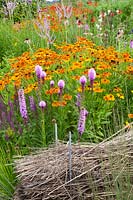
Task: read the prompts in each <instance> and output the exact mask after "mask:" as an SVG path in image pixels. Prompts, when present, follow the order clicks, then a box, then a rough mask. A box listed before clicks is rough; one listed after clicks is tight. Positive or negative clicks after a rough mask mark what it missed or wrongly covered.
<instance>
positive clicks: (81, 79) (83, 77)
mask: <svg viewBox="0 0 133 200" xmlns="http://www.w3.org/2000/svg"><path fill="white" fill-rule="evenodd" d="M79 81H80V83H81V86H82V92H83V91H84V89H85V84H86V82H87V79H86V77H85V76H84V75H83V76H81V77H80V79H79Z"/></svg>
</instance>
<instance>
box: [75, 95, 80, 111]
mask: <svg viewBox="0 0 133 200" xmlns="http://www.w3.org/2000/svg"><path fill="white" fill-rule="evenodd" d="M76 98H77V101H76V103H75V104H76V106H77V107H78V108H80V105H81V95H80V94H78V95H77V96H76Z"/></svg>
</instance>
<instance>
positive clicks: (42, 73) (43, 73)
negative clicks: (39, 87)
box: [41, 71, 46, 80]
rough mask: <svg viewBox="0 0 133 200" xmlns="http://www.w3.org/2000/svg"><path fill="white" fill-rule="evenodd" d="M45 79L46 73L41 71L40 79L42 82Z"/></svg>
mask: <svg viewBox="0 0 133 200" xmlns="http://www.w3.org/2000/svg"><path fill="white" fill-rule="evenodd" d="M45 78H46V72H44V71H42V72H41V79H42V80H44V79H45Z"/></svg>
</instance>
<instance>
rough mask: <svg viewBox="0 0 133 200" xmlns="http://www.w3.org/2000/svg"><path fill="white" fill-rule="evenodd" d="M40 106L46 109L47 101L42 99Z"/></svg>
mask: <svg viewBox="0 0 133 200" xmlns="http://www.w3.org/2000/svg"><path fill="white" fill-rule="evenodd" d="M39 107H40V108H42V109H44V108H45V107H46V102H45V101H40V102H39Z"/></svg>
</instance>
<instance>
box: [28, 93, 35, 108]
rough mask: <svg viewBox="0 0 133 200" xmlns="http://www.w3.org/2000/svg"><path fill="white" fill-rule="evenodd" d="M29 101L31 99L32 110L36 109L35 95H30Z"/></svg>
mask: <svg viewBox="0 0 133 200" xmlns="http://www.w3.org/2000/svg"><path fill="white" fill-rule="evenodd" d="M29 101H30V109H31V110H32V111H36V104H35V101H34V98H33V96H29Z"/></svg>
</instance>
